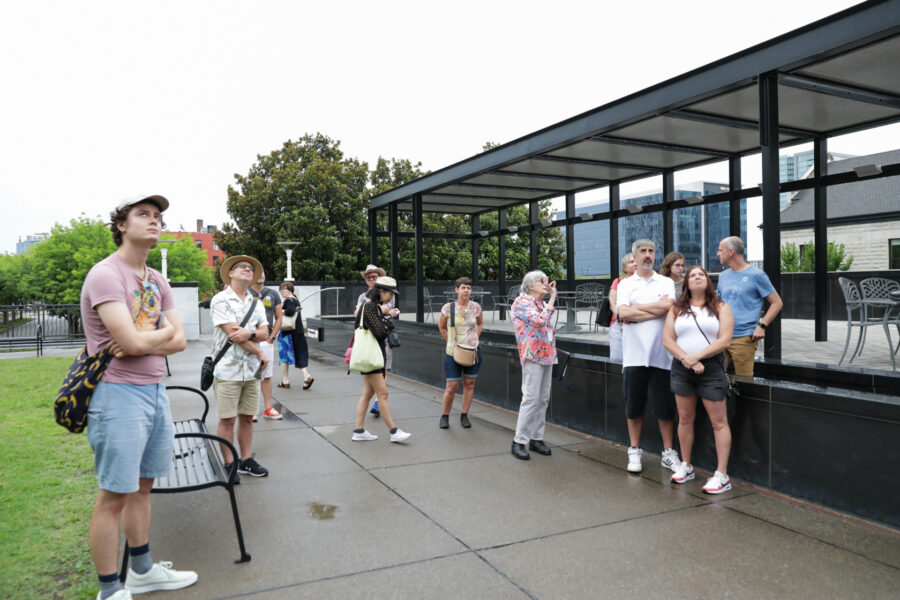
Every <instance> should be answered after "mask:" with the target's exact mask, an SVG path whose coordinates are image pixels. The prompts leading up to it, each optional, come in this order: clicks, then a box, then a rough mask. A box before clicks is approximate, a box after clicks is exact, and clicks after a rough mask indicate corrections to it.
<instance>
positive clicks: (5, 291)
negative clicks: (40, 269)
mask: <svg viewBox="0 0 900 600" xmlns="http://www.w3.org/2000/svg"><path fill="white" fill-rule="evenodd" d="M27 271H28V256H27V255H25V254H0V304H17V303H19V302H21V301H22V300H30V298H28V297H26V290H25V285H24V278H25V273H26V272H27Z"/></svg>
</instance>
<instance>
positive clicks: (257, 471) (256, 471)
mask: <svg viewBox="0 0 900 600" xmlns="http://www.w3.org/2000/svg"><path fill="white" fill-rule="evenodd" d="M238 473H243V474H244V475H251V476H253V477H266V476H267V475H268V474H269V470H268V469H266V468H265V467H263V466H262V465H260V464H259V463H258V462H256V459H254V458H253V457H252V456H251V457H250V458H248V459H246V460H242V461H241V465H240V466H239V467H238Z"/></svg>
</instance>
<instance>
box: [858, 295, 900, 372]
mask: <svg viewBox="0 0 900 600" xmlns="http://www.w3.org/2000/svg"><path fill="white" fill-rule="evenodd" d="M859 285H860V288H861V289H862V304H863V307H864V308H865V311H866V318H867V320H869V321H873V323H872V324H874V325H878V324H880V325H882V326H883V327H884V335H885V336H886V337H887V342H888V350H889V351H890V353H891V366H892V367H893V369H894V370H896V368H897V365H896V362H895V359H894V355H895V354H896V353H897V349H900V341H898V343H897V348H894V345H893V342H892V340H891V325H893V326H894V327H896V328H897V335H898V337H900V307H898V303H897V301H896V300H894V296H893V295H892V293H898V292H900V282H897V281H894V280H893V279H886V278H884V277H869V278H868V279H863V280H862V281H861V282H860V284H859ZM863 337H865V336H863ZM863 343H865V342H863ZM860 353H862V348H861V347H860Z"/></svg>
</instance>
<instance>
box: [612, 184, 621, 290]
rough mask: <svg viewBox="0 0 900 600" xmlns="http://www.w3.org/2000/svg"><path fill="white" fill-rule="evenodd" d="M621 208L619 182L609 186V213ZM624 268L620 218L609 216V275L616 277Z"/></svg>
mask: <svg viewBox="0 0 900 600" xmlns="http://www.w3.org/2000/svg"><path fill="white" fill-rule="evenodd" d="M617 210H619V184H618V183H613V184H611V185H610V186H609V214H610V215H612V214H613V213H615V212H616V211H617ZM621 268H622V257H621V256H619V218H618V217H613V216H610V218H609V276H610V277H612V278H613V279H615V278H616V277H618V276H619V273H620V272H621V271H620V269H621Z"/></svg>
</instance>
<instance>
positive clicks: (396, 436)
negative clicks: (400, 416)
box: [391, 428, 412, 442]
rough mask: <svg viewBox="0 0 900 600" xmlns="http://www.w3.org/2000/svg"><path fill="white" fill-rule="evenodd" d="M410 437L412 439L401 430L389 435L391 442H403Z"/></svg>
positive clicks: (398, 429)
mask: <svg viewBox="0 0 900 600" xmlns="http://www.w3.org/2000/svg"><path fill="white" fill-rule="evenodd" d="M411 437H412V434H411V433H406V432H405V431H403V430H402V429H400V428H397V431H396V432H395V433H392V434H391V441H392V442H405V441H406V440H408V439H409V438H411Z"/></svg>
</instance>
